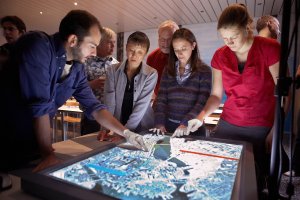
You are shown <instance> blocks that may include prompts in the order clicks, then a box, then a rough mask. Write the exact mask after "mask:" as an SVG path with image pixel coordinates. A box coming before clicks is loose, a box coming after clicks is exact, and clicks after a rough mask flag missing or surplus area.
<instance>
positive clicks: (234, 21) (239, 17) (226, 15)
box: [217, 4, 253, 30]
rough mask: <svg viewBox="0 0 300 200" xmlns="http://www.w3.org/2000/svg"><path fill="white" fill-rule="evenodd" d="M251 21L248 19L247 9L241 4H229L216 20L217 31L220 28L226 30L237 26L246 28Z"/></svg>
mask: <svg viewBox="0 0 300 200" xmlns="http://www.w3.org/2000/svg"><path fill="white" fill-rule="evenodd" d="M252 22H253V19H252V18H251V17H250V15H249V13H248V11H247V8H246V6H245V5H243V4H231V5H230V6H228V7H227V8H225V10H224V11H223V12H222V14H221V15H220V17H219V20H218V28H217V29H218V30H219V29H220V28H228V27H232V26H237V27H239V28H246V27H247V25H248V24H251V23H252Z"/></svg>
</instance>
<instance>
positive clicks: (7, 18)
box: [1, 16, 26, 33]
mask: <svg viewBox="0 0 300 200" xmlns="http://www.w3.org/2000/svg"><path fill="white" fill-rule="evenodd" d="M5 22H10V23H12V24H13V25H15V26H16V27H17V29H18V30H19V32H20V33H25V32H26V26H25V23H24V22H23V20H22V19H20V18H19V17H17V16H5V17H3V18H2V19H1V26H3V24H4V23H5Z"/></svg>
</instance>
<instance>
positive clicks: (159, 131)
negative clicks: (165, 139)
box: [149, 128, 165, 135]
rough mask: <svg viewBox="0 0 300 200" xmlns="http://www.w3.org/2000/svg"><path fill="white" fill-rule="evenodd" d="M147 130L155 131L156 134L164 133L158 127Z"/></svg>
mask: <svg viewBox="0 0 300 200" xmlns="http://www.w3.org/2000/svg"><path fill="white" fill-rule="evenodd" d="M149 131H151V132H153V133H155V134H156V135H164V134H165V131H163V130H162V129H160V128H151V129H149Z"/></svg>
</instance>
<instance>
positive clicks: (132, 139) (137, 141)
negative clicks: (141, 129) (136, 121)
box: [123, 129, 148, 151]
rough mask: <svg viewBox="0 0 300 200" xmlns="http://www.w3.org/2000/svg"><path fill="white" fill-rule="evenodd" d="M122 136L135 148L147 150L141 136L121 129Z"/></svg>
mask: <svg viewBox="0 0 300 200" xmlns="http://www.w3.org/2000/svg"><path fill="white" fill-rule="evenodd" d="M123 134H124V137H125V138H126V140H127V142H129V143H130V144H132V145H134V146H135V147H136V148H138V149H141V150H144V151H148V148H147V146H146V145H145V143H144V140H143V136H141V135H139V134H136V133H134V132H132V131H130V130H129V129H126V130H124V131H123Z"/></svg>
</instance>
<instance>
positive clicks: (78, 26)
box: [59, 10, 102, 42]
mask: <svg viewBox="0 0 300 200" xmlns="http://www.w3.org/2000/svg"><path fill="white" fill-rule="evenodd" d="M95 25H96V26H98V27H99V31H101V29H102V27H101V24H100V22H99V21H98V19H97V18H96V17H95V16H94V15H92V14H91V13H89V12H87V11H85V10H71V11H70V12H69V13H68V14H67V15H66V16H65V17H64V18H63V19H62V21H61V22H60V25H59V34H60V37H61V38H62V40H63V41H66V40H67V39H68V37H69V36H70V35H72V34H75V35H76V36H77V37H78V40H79V42H81V41H83V38H84V37H86V36H89V35H90V28H91V27H93V26H95Z"/></svg>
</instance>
